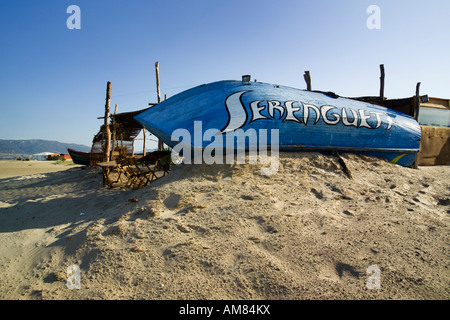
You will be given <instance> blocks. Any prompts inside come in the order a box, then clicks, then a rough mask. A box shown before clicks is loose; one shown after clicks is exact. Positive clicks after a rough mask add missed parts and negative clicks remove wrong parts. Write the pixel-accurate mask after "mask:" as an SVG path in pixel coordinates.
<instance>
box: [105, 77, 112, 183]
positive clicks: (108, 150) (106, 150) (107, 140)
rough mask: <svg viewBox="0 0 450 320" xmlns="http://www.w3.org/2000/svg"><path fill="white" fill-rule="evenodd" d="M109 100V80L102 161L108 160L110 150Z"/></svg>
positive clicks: (109, 83)
mask: <svg viewBox="0 0 450 320" xmlns="http://www.w3.org/2000/svg"><path fill="white" fill-rule="evenodd" d="M110 101H111V82H109V81H108V83H107V85H106V104H105V123H104V126H105V128H104V135H105V137H104V139H106V142H105V149H104V150H103V152H104V153H103V161H109V159H110V158H109V156H110V152H111V130H110V128H109V111H110ZM107 170H108V169H107V168H103V186H105V185H106V184H107V179H108V178H107V177H106V176H107Z"/></svg>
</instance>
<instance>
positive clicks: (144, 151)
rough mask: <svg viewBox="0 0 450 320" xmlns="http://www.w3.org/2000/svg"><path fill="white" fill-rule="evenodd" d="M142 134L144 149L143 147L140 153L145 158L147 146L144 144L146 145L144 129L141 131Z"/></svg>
mask: <svg viewBox="0 0 450 320" xmlns="http://www.w3.org/2000/svg"><path fill="white" fill-rule="evenodd" d="M142 134H143V135H144V147H143V149H144V150H143V151H142V153H143V155H144V156H145V155H146V153H147V152H146V149H147V146H146V143H147V135H146V134H145V128H144V129H142Z"/></svg>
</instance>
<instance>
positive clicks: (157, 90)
mask: <svg viewBox="0 0 450 320" xmlns="http://www.w3.org/2000/svg"><path fill="white" fill-rule="evenodd" d="M155 69H156V92H157V93H158V103H161V91H160V88H159V62H158V61H156V63H155ZM163 145H164V144H163V142H162V141H161V139H158V150H161V149H162V148H163Z"/></svg>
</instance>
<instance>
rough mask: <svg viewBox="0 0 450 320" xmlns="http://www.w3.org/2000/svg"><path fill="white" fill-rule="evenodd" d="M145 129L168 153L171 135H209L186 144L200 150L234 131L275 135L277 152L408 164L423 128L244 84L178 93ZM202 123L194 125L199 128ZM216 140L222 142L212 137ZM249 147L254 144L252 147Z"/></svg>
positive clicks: (362, 107)
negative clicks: (332, 154)
mask: <svg viewBox="0 0 450 320" xmlns="http://www.w3.org/2000/svg"><path fill="white" fill-rule="evenodd" d="M135 120H137V121H138V122H140V123H141V124H142V125H143V126H144V127H145V128H146V129H147V130H148V131H150V132H151V133H153V134H154V135H155V136H157V137H158V138H159V139H161V140H162V141H163V142H164V143H165V144H166V145H168V146H169V147H171V148H174V147H175V146H176V145H177V144H178V143H179V141H178V140H177V139H174V137H173V136H172V134H173V133H174V132H175V130H177V129H182V130H184V131H187V132H189V133H190V134H191V135H192V136H193V137H194V134H195V130H197V131H198V130H199V128H200V130H201V131H202V135H201V136H202V137H203V134H204V133H206V132H208V130H210V131H209V132H211V130H213V129H214V130H215V131H212V132H216V133H215V134H208V135H207V136H208V137H209V138H208V139H198V138H193V139H190V140H187V141H184V142H185V143H187V144H189V145H190V146H191V147H192V148H205V147H207V146H209V145H211V143H212V142H213V140H216V143H220V144H223V147H225V141H226V139H224V138H223V137H226V136H227V135H231V134H235V133H236V132H238V131H244V132H247V133H249V134H248V138H249V139H247V140H246V145H245V147H246V148H249V147H252V143H254V141H256V140H252V139H251V135H252V134H253V135H255V134H256V135H258V132H262V131H264V132H265V133H266V132H267V134H268V137H267V140H266V141H267V144H268V145H270V144H271V143H272V142H273V139H271V134H272V133H273V132H274V131H273V130H274V129H275V130H276V129H277V137H278V140H277V141H276V143H277V144H278V147H279V150H280V151H319V152H335V151H337V152H340V153H345V152H350V153H359V154H365V155H368V156H374V157H381V158H384V159H387V160H388V161H391V162H393V163H396V164H399V165H402V166H411V165H412V164H413V163H414V161H415V159H416V156H417V153H418V152H419V148H420V139H421V128H420V126H419V124H418V123H417V121H416V120H415V119H414V118H412V117H411V116H409V115H406V114H404V113H401V112H398V111H395V110H392V109H388V108H385V107H383V106H380V105H376V104H373V103H368V102H363V101H358V100H354V99H350V98H343V97H339V96H336V95H334V94H332V93H326V92H325V93H324V92H317V91H307V90H301V89H295V88H291V87H286V86H279V85H273V84H267V83H260V82H250V81H218V82H214V83H210V84H204V85H201V86H198V87H195V88H192V89H189V90H186V91H184V92H181V93H179V94H177V95H175V96H173V97H171V98H169V99H167V100H165V101H163V102H161V103H159V104H157V105H155V106H153V107H151V108H149V109H147V110H146V111H144V112H142V113H140V114H138V115H137V116H135ZM199 124H200V125H199ZM219 136H220V139H218V137H219ZM252 141H253V142H252Z"/></svg>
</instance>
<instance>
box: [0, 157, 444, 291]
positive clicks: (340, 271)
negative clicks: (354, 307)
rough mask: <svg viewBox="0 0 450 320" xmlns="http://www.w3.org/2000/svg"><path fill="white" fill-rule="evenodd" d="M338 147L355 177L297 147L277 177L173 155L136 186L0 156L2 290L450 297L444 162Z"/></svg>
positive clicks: (92, 172)
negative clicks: (413, 165)
mask: <svg viewBox="0 0 450 320" xmlns="http://www.w3.org/2000/svg"><path fill="white" fill-rule="evenodd" d="M343 159H344V161H345V164H346V165H347V167H348V168H349V170H350V173H351V178H350V177H349V176H348V175H346V174H345V173H344V172H343V170H342V167H341V165H340V164H339V162H338V160H337V158H335V157H332V156H324V155H321V154H315V153H297V154H283V155H282V156H281V158H280V168H279V172H278V173H277V174H275V175H272V176H262V175H260V167H259V166H257V165H248V164H246V165H189V166H188V165H181V166H175V167H173V170H172V171H171V172H170V174H169V175H167V176H165V177H163V178H161V179H159V180H157V181H156V182H154V183H152V184H151V185H150V186H147V187H145V188H142V189H139V190H126V189H123V188H116V189H107V188H103V187H102V178H101V173H100V171H99V170H98V169H95V168H88V169H83V168H81V167H73V168H69V169H67V168H65V169H67V170H64V171H59V172H43V171H38V172H31V171H27V172H24V173H25V174H30V173H33V175H31V176H26V177H24V176H20V177H17V176H15V177H8V178H6V176H5V174H6V171H7V170H6V169H5V167H4V166H2V165H3V164H4V162H0V172H1V173H2V177H4V179H1V180H0V241H1V244H2V246H1V247H0V298H1V299H448V298H449V297H450V296H449V292H448V288H449V279H450V277H449V276H450V275H449V272H448V255H449V251H448V250H449V247H448V243H449V238H448V235H449V213H450V207H449V205H450V167H449V166H439V167H420V168H419V170H413V169H408V168H403V167H400V166H397V165H392V164H389V163H387V162H385V161H382V160H377V159H368V158H364V159H363V158H361V157H357V156H354V155H343ZM132 199H134V200H133V201H131V200H132ZM136 200H137V201H136ZM71 265H75V266H78V267H79V270H80V289H69V288H68V287H67V280H68V279H69V278H70V276H71V274H70V273H67V268H68V267H69V266H71ZM374 268H375V269H374ZM376 268H378V269H376ZM373 270H379V275H380V283H379V284H380V288H379V289H374V288H373V286H372V287H371V286H370V285H369V286H368V284H367V283H368V280H369V282H370V281H371V280H373V277H371V276H373V275H375V273H372V272H373Z"/></svg>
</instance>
